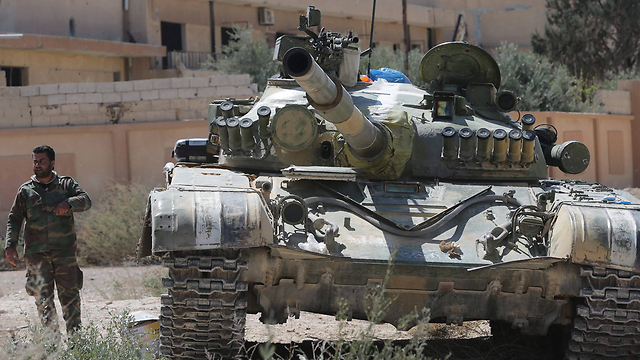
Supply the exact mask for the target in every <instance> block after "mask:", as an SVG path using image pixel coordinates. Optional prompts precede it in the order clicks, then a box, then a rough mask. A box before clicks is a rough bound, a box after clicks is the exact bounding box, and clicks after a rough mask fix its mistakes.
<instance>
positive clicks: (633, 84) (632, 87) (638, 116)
mask: <svg viewBox="0 0 640 360" xmlns="http://www.w3.org/2000/svg"><path fill="white" fill-rule="evenodd" d="M618 90H625V91H628V92H629V98H630V100H629V103H630V104H629V105H630V108H631V113H632V114H633V116H634V121H632V122H631V136H632V137H633V139H638V138H640V80H624V81H620V82H618ZM632 153H633V186H634V187H640V141H634V142H633V145H632Z"/></svg>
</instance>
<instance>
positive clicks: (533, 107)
mask: <svg viewBox="0 0 640 360" xmlns="http://www.w3.org/2000/svg"><path fill="white" fill-rule="evenodd" d="M494 58H495V60H496V62H497V63H498V66H500V73H501V76H502V80H501V82H502V85H501V86H500V90H511V91H513V92H514V93H515V94H516V96H518V97H520V99H521V100H520V103H519V109H520V110H523V111H566V112H594V111H595V108H594V107H593V105H592V100H593V96H594V93H595V88H594V87H593V86H587V84H586V83H585V82H583V81H581V80H580V79H578V78H576V77H574V76H572V75H571V74H570V72H569V70H568V69H567V68H566V67H565V66H562V65H554V64H552V63H551V62H550V61H549V59H547V58H546V57H545V56H542V55H539V54H535V53H528V52H520V51H518V48H517V46H516V45H514V44H505V43H503V44H502V45H501V46H500V48H498V49H496V51H495V53H494Z"/></svg>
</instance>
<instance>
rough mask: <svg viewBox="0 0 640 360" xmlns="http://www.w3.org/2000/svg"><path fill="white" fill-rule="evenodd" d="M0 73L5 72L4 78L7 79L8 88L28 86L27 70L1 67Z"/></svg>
mask: <svg viewBox="0 0 640 360" xmlns="http://www.w3.org/2000/svg"><path fill="white" fill-rule="evenodd" d="M0 71H4V76H5V78H6V79H7V86H25V85H27V81H26V75H27V68H20V67H0Z"/></svg>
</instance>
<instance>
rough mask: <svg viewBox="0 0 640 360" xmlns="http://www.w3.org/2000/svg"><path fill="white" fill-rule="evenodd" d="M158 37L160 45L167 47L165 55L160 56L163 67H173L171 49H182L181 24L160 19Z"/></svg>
mask: <svg viewBox="0 0 640 360" xmlns="http://www.w3.org/2000/svg"><path fill="white" fill-rule="evenodd" d="M160 39H161V41H162V45H163V46H166V47H167V56H166V57H164V58H162V68H163V69H173V68H174V64H173V59H172V58H171V54H170V53H171V52H172V51H182V50H183V47H182V24H179V23H172V22H166V21H162V22H160Z"/></svg>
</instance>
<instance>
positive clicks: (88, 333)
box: [0, 312, 155, 360]
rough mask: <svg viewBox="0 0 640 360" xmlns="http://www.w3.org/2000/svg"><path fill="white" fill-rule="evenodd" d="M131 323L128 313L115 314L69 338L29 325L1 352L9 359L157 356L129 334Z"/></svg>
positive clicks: (85, 359)
mask: <svg viewBox="0 0 640 360" xmlns="http://www.w3.org/2000/svg"><path fill="white" fill-rule="evenodd" d="M130 322H131V316H130V315H129V314H128V313H126V312H125V313H124V314H121V315H114V316H112V318H111V320H110V322H109V324H107V325H106V326H104V327H103V328H102V327H97V326H95V325H94V324H93V323H91V324H89V325H85V326H83V327H82V328H81V329H80V330H78V331H77V332H76V333H75V334H74V335H73V336H71V337H70V338H68V339H64V337H63V336H61V335H60V333H58V332H57V331H56V330H54V329H53V328H45V327H42V326H34V325H29V328H28V332H27V333H26V334H22V335H20V336H17V337H16V338H15V339H14V341H13V342H12V343H7V344H4V345H3V349H2V350H4V354H3V353H2V351H0V355H3V356H4V358H6V359H10V360H31V359H33V360H36V359H37V360H102V359H104V360H111V359H154V358H155V357H154V356H153V355H151V354H150V353H149V352H147V351H146V349H145V348H144V345H143V344H141V343H140V338H139V337H138V336H137V335H133V334H131V333H130V330H129V329H128V328H127V325H128V324H129V323H130Z"/></svg>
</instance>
